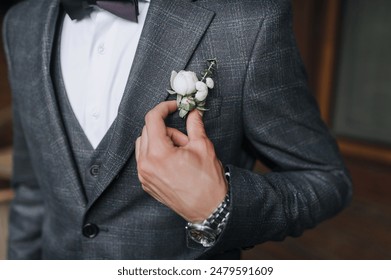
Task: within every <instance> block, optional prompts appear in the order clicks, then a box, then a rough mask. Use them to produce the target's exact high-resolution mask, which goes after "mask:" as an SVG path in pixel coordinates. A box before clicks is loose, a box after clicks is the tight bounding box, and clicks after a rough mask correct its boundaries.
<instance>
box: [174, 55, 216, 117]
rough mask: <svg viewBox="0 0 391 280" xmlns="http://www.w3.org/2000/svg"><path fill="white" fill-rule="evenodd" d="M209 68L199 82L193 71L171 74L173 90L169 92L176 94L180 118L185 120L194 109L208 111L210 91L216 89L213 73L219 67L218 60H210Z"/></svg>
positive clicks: (202, 74)
mask: <svg viewBox="0 0 391 280" xmlns="http://www.w3.org/2000/svg"><path fill="white" fill-rule="evenodd" d="M207 62H208V68H207V69H205V70H204V71H203V72H202V73H201V79H200V80H198V77H197V75H196V73H194V72H192V71H184V70H181V71H179V72H178V73H177V72H176V71H172V72H171V80H170V83H171V89H168V90H167V91H168V92H169V93H170V94H176V96H177V99H176V100H177V105H178V111H179V116H180V117H181V118H184V117H185V116H186V115H187V114H188V113H189V112H191V111H193V110H194V109H197V110H200V111H207V110H208V109H206V108H205V104H206V102H205V100H206V97H207V96H208V91H209V89H212V88H213V87H214V81H213V80H212V75H213V71H214V70H215V67H216V65H217V62H216V59H208V60H207Z"/></svg>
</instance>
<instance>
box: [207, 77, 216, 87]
mask: <svg viewBox="0 0 391 280" xmlns="http://www.w3.org/2000/svg"><path fill="white" fill-rule="evenodd" d="M206 85H207V86H208V88H210V89H212V88H214V87H215V82H214V81H213V80H212V78H206Z"/></svg>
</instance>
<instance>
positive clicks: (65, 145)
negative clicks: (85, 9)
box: [39, 0, 87, 207]
mask: <svg viewBox="0 0 391 280" xmlns="http://www.w3.org/2000/svg"><path fill="white" fill-rule="evenodd" d="M48 2H50V4H48V12H47V18H46V20H45V21H44V27H43V34H42V36H41V38H42V39H41V50H42V53H41V61H40V62H39V63H40V67H41V69H40V73H42V82H43V86H44V88H43V90H42V94H43V95H44V96H43V100H44V104H45V107H44V108H42V114H40V118H41V122H42V124H43V125H42V129H43V130H44V133H45V135H47V139H48V141H49V145H48V149H51V153H53V154H54V155H57V157H58V159H59V161H60V164H61V165H62V166H61V168H62V172H63V173H62V174H59V176H61V177H62V178H64V180H66V184H67V185H68V186H69V188H70V189H71V191H70V192H71V193H72V196H73V198H74V199H75V202H77V203H78V204H79V206H82V207H85V206H86V204H87V199H86V196H85V194H84V191H83V187H82V184H81V181H80V178H79V176H78V173H77V170H76V166H75V162H74V159H73V157H72V154H71V148H70V145H69V142H68V139H67V137H66V133H65V129H64V126H63V124H62V120H61V115H60V110H59V107H58V103H57V100H56V95H55V92H54V86H53V81H52V78H51V72H50V70H51V58H52V53H53V46H54V44H53V42H54V40H55V33H56V23H57V22H58V19H59V10H60V8H59V6H60V5H59V1H58V0H56V1H48Z"/></svg>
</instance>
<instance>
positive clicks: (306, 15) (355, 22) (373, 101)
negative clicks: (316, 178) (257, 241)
mask: <svg viewBox="0 0 391 280" xmlns="http://www.w3.org/2000/svg"><path fill="white" fill-rule="evenodd" d="M16 2H18V1H16V0H2V1H1V4H0V21H1V22H2V19H3V17H4V14H5V12H6V10H7V9H8V8H9V7H10V6H11V5H12V4H13V3H16ZM292 4H293V11H294V32H295V34H296V38H297V43H298V46H299V49H300V52H301V55H302V58H303V61H304V63H305V65H306V68H307V72H308V78H309V85H310V87H311V90H312V92H313V94H314V95H315V97H316V99H317V100H318V103H319V107H320V111H321V114H322V117H323V119H324V121H325V122H326V123H327V124H328V126H329V127H330V129H331V131H332V133H333V134H334V135H335V136H336V137H337V139H338V144H339V146H340V149H341V152H342V154H343V156H344V158H345V161H346V164H347V166H348V168H349V170H350V172H351V175H352V178H353V183H354V198H353V201H352V203H351V204H350V206H349V207H348V208H347V209H346V210H344V211H343V212H342V213H341V214H339V215H338V216H337V217H335V218H332V219H330V220H328V221H325V222H323V223H322V224H320V225H319V226H318V227H316V228H315V229H312V230H308V231H306V232H305V233H304V234H303V236H301V237H299V238H287V239H286V240H284V241H283V242H267V243H264V244H261V245H258V246H256V247H254V248H252V249H250V250H247V251H245V252H244V253H243V258H244V259H391V234H390V232H391V110H390V109H389V107H390V105H391V33H390V30H391V17H390V16H389V11H391V1H389V0H371V1H368V0H292ZM11 151H12V116H11V98H10V89H9V85H8V83H7V69H6V62H5V58H4V52H3V48H2V43H1V47H0V259H4V258H5V252H6V238H7V219H8V207H9V203H10V201H11V200H12V195H13V194H12V191H11V190H10V188H9V186H10V175H11V172H12V171H11ZM256 170H257V171H259V172H265V171H266V170H265V167H263V166H262V164H260V163H258V164H257V166H256Z"/></svg>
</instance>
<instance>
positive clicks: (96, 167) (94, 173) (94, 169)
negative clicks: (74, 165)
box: [90, 165, 100, 177]
mask: <svg viewBox="0 0 391 280" xmlns="http://www.w3.org/2000/svg"><path fill="white" fill-rule="evenodd" d="M99 169H100V166H99V165H93V166H91V168H90V173H91V175H92V176H94V177H98V175H99Z"/></svg>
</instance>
